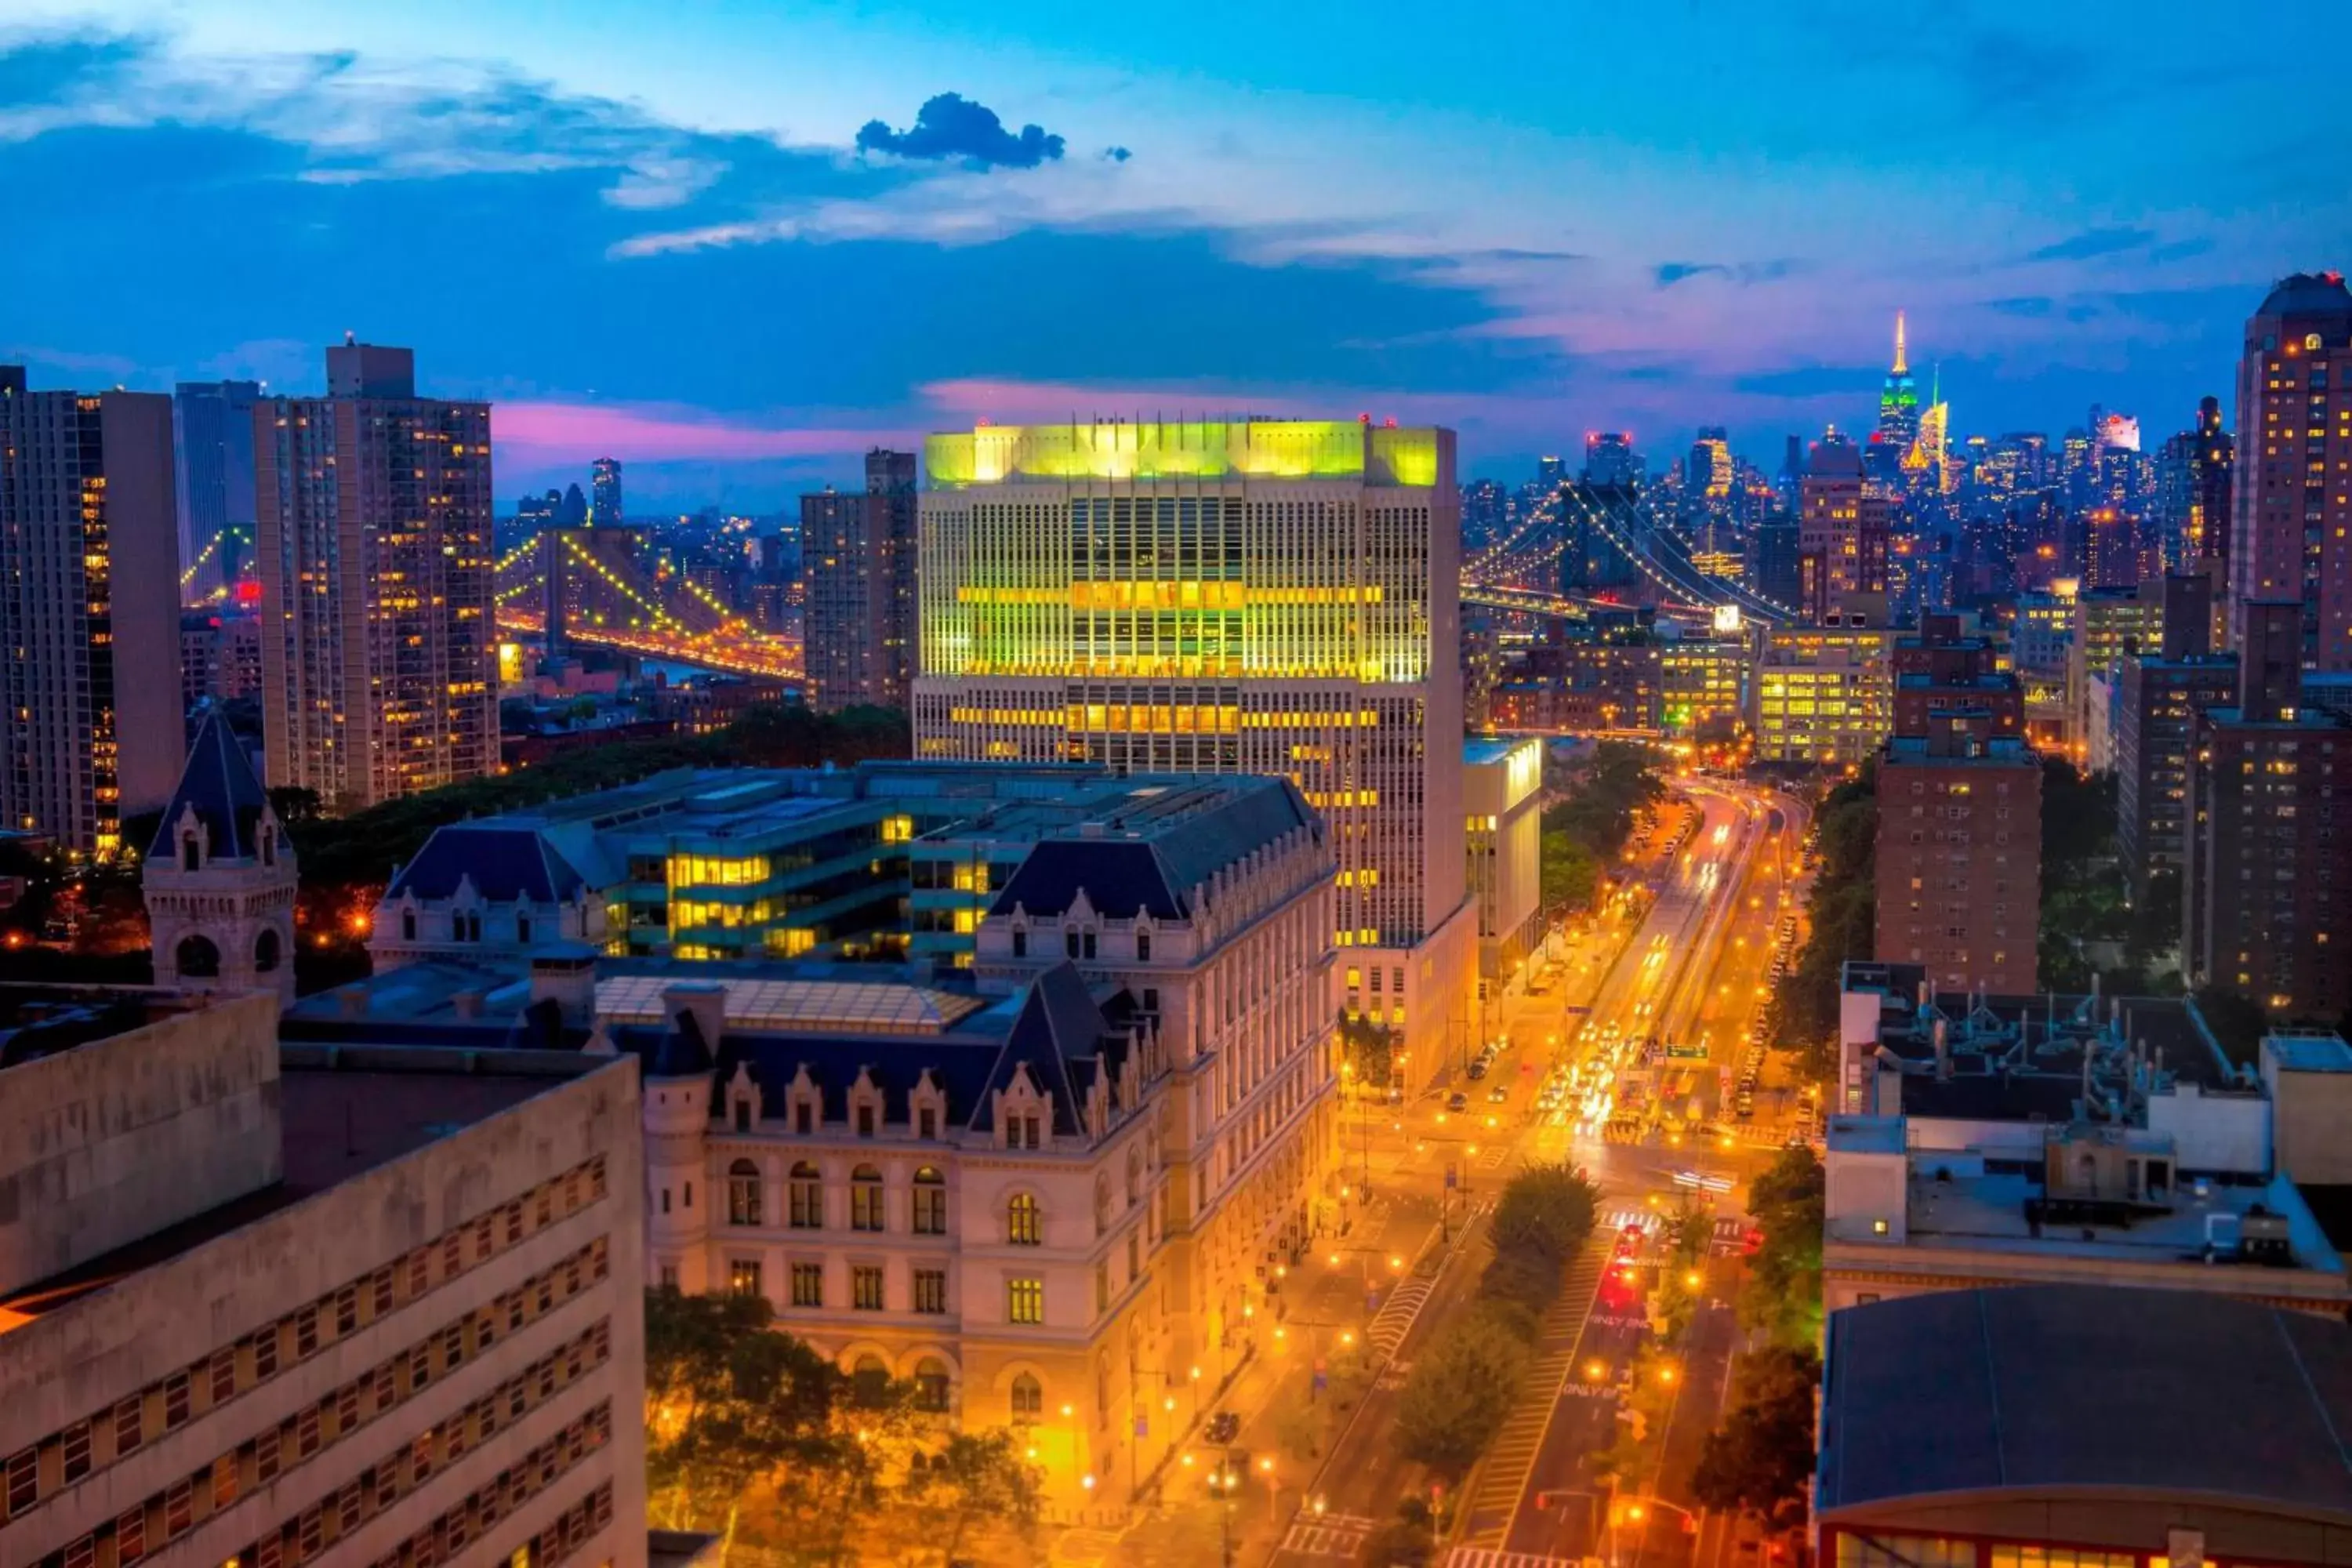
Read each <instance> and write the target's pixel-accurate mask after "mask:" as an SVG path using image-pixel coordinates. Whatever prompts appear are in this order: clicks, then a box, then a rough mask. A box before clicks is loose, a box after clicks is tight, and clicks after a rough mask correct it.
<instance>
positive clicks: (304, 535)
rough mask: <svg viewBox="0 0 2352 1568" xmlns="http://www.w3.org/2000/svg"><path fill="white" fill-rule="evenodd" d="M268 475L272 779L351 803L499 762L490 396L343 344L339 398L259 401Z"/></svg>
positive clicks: (261, 538)
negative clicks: (444, 384) (434, 383)
mask: <svg viewBox="0 0 2352 1568" xmlns="http://www.w3.org/2000/svg"><path fill="white" fill-rule="evenodd" d="M254 471H255V482H256V489H257V493H258V494H259V496H260V503H259V507H258V510H259V511H260V514H261V515H260V517H259V520H258V522H259V528H258V550H257V556H258V559H257V566H258V574H259V576H260V579H261V590H262V600H261V609H262V617H263V637H262V644H261V680H262V710H263V715H264V729H265V731H266V734H267V736H268V783H269V784H271V785H272V786H273V787H284V786H289V785H290V786H298V787H301V788H306V789H312V790H316V791H317V792H318V794H319V797H320V800H322V801H323V802H325V803H326V805H327V807H328V809H330V810H332V811H352V810H357V809H359V808H360V807H362V806H366V805H374V804H375V803H376V802H378V801H383V800H391V799H394V798H396V797H398V796H401V795H412V794H414V793H415V792H416V791H418V790H424V789H431V788H433V787H434V786H436V785H437V784H457V783H459V782H461V781H463V780H466V779H470V778H477V777H479V776H480V775H482V774H484V773H491V772H494V771H496V769H497V768H498V765H499V715H498V692H497V689H496V686H495V683H494V677H495V675H496V668H495V666H496V661H497V647H496V642H497V638H496V636H495V631H494V628H493V626H492V619H493V616H492V611H493V608H494V601H495V594H496V589H495V587H494V584H493V582H492V576H493V570H494V567H495V564H496V552H495V551H494V549H493V547H492V544H491V540H490V407H489V405H488V404H487V403H452V402H447V401H444V400H441V399H438V398H428V397H419V396H417V395H416V378H415V362H414V360H413V358H412V357H411V355H410V353H409V351H408V350H406V349H394V348H379V347H377V346H375V345H373V344H369V343H356V342H345V343H343V344H341V345H340V346H338V347H334V348H330V349H329V350H328V351H327V395H326V396H324V397H278V398H270V399H267V400H265V401H263V402H262V403H260V404H258V405H256V406H255V408H254Z"/></svg>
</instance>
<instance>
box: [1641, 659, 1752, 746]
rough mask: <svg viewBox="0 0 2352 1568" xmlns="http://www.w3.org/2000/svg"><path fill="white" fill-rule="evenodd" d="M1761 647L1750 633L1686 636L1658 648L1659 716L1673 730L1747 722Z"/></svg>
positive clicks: (1691, 731) (1700, 730) (1693, 731)
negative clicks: (1742, 635) (1744, 635)
mask: <svg viewBox="0 0 2352 1568" xmlns="http://www.w3.org/2000/svg"><path fill="white" fill-rule="evenodd" d="M1755 670H1756V655H1755V650H1754V649H1753V648H1751V647H1749V646H1748V642H1747V640H1746V639H1745V638H1725V637H1683V638H1679V639H1677V640H1675V641H1673V642H1669V643H1666V644H1665V645H1664V646H1663V647H1660V648H1659V649H1658V718H1659V723H1660V725H1661V727H1663V728H1664V730H1665V731H1666V733H1667V734H1669V735H1699V734H1712V733H1714V732H1716V731H1721V730H1727V729H1729V728H1731V727H1732V726H1735V725H1738V724H1742V723H1745V722H1746V721H1747V718H1748V696H1749V692H1748V689H1749V686H1750V684H1751V681H1752V678H1753V677H1754V674H1755Z"/></svg>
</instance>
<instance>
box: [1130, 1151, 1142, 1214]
mask: <svg viewBox="0 0 2352 1568" xmlns="http://www.w3.org/2000/svg"><path fill="white" fill-rule="evenodd" d="M1142 1196H1143V1151H1142V1150H1140V1149H1138V1148H1135V1147H1133V1146H1132V1145H1130V1146H1129V1149H1128V1151H1127V1206H1128V1207H1129V1208H1133V1207H1134V1206H1135V1205H1136V1202H1137V1200H1138V1199H1139V1198H1141V1197H1142Z"/></svg>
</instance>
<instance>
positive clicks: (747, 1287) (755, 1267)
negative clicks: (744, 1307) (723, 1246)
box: [727, 1258, 760, 1296]
mask: <svg viewBox="0 0 2352 1568" xmlns="http://www.w3.org/2000/svg"><path fill="white" fill-rule="evenodd" d="M727 1288H728V1289H730V1290H732V1291H733V1292H735V1294H737V1295H738V1296H756V1295H758V1294H760V1260H759V1259H758V1258H730V1259H729V1261H728V1264H727Z"/></svg>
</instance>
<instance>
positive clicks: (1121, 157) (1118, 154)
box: [1103, 147, 1135, 163]
mask: <svg viewBox="0 0 2352 1568" xmlns="http://www.w3.org/2000/svg"><path fill="white" fill-rule="evenodd" d="M1103 156H1104V157H1105V158H1107V159H1108V160H1109V161H1110V162H1112V163H1126V162H1127V161H1128V160H1129V158H1132V157H1134V156H1135V154H1134V153H1130V152H1129V151H1128V150H1127V149H1126V148H1124V147H1106V148H1104V149H1103Z"/></svg>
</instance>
